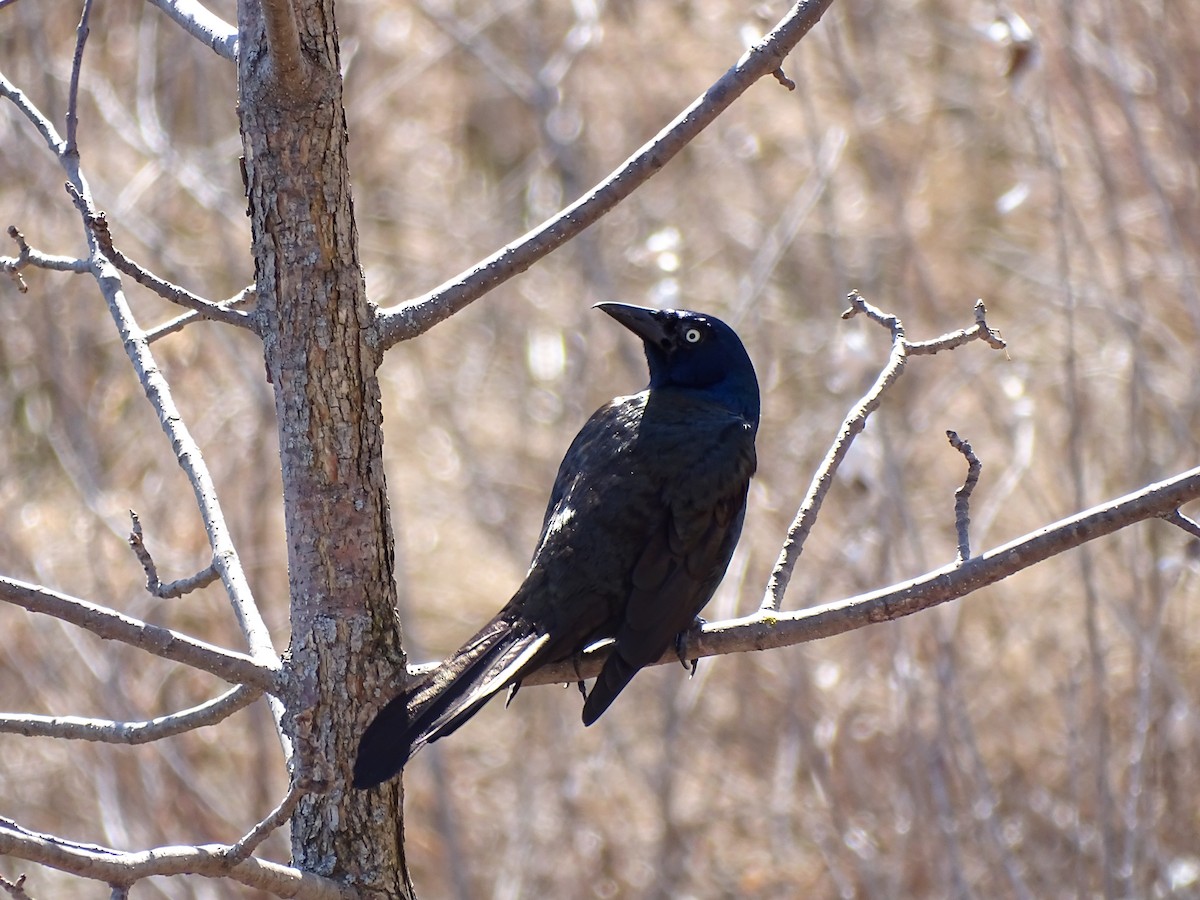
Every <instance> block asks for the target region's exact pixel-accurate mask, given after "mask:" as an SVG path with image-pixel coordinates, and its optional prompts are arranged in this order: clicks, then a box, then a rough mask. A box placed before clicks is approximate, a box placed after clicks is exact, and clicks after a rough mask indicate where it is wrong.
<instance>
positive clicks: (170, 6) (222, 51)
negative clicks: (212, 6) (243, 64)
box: [148, 0, 238, 62]
mask: <svg viewBox="0 0 1200 900" xmlns="http://www.w3.org/2000/svg"><path fill="white" fill-rule="evenodd" d="M148 2H149V3H153V4H154V5H155V6H157V7H158V8H159V9H161V10H162V11H163V12H165V13H166V14H167V15H168V16H170V17H171V18H172V19H174V20H175V24H177V25H179V26H181V27H182V28H183V30H184V31H186V32H187V33H188V34H190V35H191V36H192V37H194V38H196V39H197V40H198V41H200V42H202V43H204V44H207V45H208V46H209V47H211V48H212V49H213V51H214V52H215V53H216V54H217V55H218V56H223V57H224V58H225V59H228V60H233V61H235V62H236V61H237V53H238V33H237V28H235V27H234V26H233V25H230V24H229V23H228V22H226V21H225V20H224V19H222V18H221V17H220V16H217V15H215V14H213V13H211V12H209V10H208V9H207V8H205V7H204V6H202V5H201V4H200V3H198V2H196V0H148Z"/></svg>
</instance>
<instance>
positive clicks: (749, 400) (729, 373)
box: [596, 303, 759, 427]
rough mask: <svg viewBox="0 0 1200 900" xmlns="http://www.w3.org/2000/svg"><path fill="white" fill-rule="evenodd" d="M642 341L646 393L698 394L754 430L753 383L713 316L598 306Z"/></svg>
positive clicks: (739, 351) (735, 343) (737, 346)
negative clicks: (647, 380)
mask: <svg viewBox="0 0 1200 900" xmlns="http://www.w3.org/2000/svg"><path fill="white" fill-rule="evenodd" d="M596 307H597V309H600V310H603V311H604V312H606V313H608V314H609V315H610V316H612V317H613V318H614V319H616V320H617V321H618V322H620V323H621V324H622V325H624V326H625V327H626V328H628V329H629V330H630V331H632V332H633V333H634V334H636V335H637V336H638V337H640V338H641V339H642V343H643V344H644V346H645V348H646V361H647V362H648V363H649V365H650V389H651V390H654V389H656V388H665V387H677V388H684V389H694V390H699V391H703V392H705V393H706V394H708V395H710V396H711V397H712V398H713V400H715V401H717V402H719V403H721V404H722V405H723V406H726V407H727V408H728V409H729V410H730V411H732V412H735V413H737V414H738V415H741V416H744V417H745V418H746V419H747V420H749V421H750V422H751V423H752V424H753V425H754V426H755V427H757V426H758V416H759V397H758V379H757V378H756V377H755V375H754V364H753V363H751V362H750V356H749V354H748V353H746V348H745V347H743V346H742V341H741V338H739V337H738V336H737V333H736V332H735V331H734V330H733V329H732V328H730V327H729V326H728V325H726V324H725V323H724V322H722V321H721V320H720V319H718V318H715V317H714V316H708V315H705V314H703V313H698V312H690V311H689V310H686V309H648V308H646V307H643V306H631V305H629V304H626V303H597V304H596Z"/></svg>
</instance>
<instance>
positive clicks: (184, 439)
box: [0, 74, 291, 759]
mask: <svg viewBox="0 0 1200 900" xmlns="http://www.w3.org/2000/svg"><path fill="white" fill-rule="evenodd" d="M0 96H3V97H5V98H7V99H9V100H10V101H11V102H12V103H13V104H14V105H15V106H16V107H17V108H18V109H19V110H20V111H21V112H22V113H23V114H24V115H25V117H26V118H27V119H29V121H30V122H32V123H33V124H34V126H35V127H36V128H37V129H38V131H39V133H41V135H42V137H43V138H44V139H45V141H46V144H47V146H48V147H49V148H50V150H51V151H52V152H53V153H54V154H55V156H56V157H57V158H58V161H59V164H60V165H61V166H62V167H63V170H64V171H65V172H66V175H67V181H68V182H69V183H70V184H71V185H72V187H73V188H74V192H73V197H75V199H76V206H77V207H78V208H79V209H80V211H81V214H82V215H83V216H84V221H85V228H84V234H85V237H86V239H87V242H88V253H89V263H90V264H91V271H92V276H93V277H94V278H95V279H96V283H97V285H98V286H99V288H100V293H101V295H102V296H103V297H104V300H105V302H106V303H107V304H108V309H109V313H110V314H111V315H112V317H113V322H114V323H115V324H116V326H117V333H118V334H119V335H120V336H121V341H122V344H123V345H124V348H125V353H126V355H127V356H128V357H129V360H130V362H131V363H132V365H133V369H134V372H135V373H136V374H137V377H138V381H139V382H140V383H141V385H142V389H143V390H144V391H145V393H146V399H147V400H148V401H149V402H150V405H151V407H152V408H153V409H154V411H155V413H156V414H157V415H158V420H159V424H160V425H161V426H162V429H163V432H164V433H165V434H166V435H167V438H168V440H170V442H171V447H172V449H173V450H174V452H175V458H176V460H177V461H178V463H179V466H180V468H181V469H182V470H183V471H184V473H185V474H186V475H187V477H188V480H189V482H190V483H191V485H192V491H193V492H194V493H195V496H196V503H197V505H198V507H199V509H200V517H201V519H202V521H203V522H204V528H205V531H206V532H207V533H208V540H209V545H210V546H211V547H212V550H213V565H214V566H215V567H216V569H217V571H218V572H219V573H220V575H221V582H222V584H223V585H224V586H225V591H226V593H227V594H228V595H229V601H230V605H231V607H232V608H233V612H234V616H235V617H236V618H237V621H238V627H239V628H240V629H241V631H242V634H243V635H245V637H246V642H247V644H248V646H249V649H250V653H251V656H252V657H253V658H254V659H255V660H257V661H258V662H259V663H260V664H261V666H262V668H263V669H264V670H266V671H271V672H274V671H276V670H277V669H278V668H279V667H280V665H281V663H280V660H279V655H278V654H277V653H276V652H275V648H274V646H273V645H272V643H271V634H270V632H269V631H268V630H267V626H266V623H265V622H264V621H263V618H262V614H261V613H260V612H259V610H258V605H257V603H256V602H255V600H254V594H253V593H252V592H251V590H250V584H249V582H248V581H247V580H246V573H245V571H244V570H243V569H242V564H241V560H240V559H239V558H238V554H237V549H236V548H235V547H234V545H233V538H232V536H231V535H230V534H229V526H228V524H227V523H226V522H225V515H224V513H223V512H222V510H221V504H220V501H219V500H218V499H217V492H216V486H215V485H214V484H213V480H212V476H211V474H210V473H209V471H208V466H207V465H206V464H205V462H204V458H203V456H202V455H201V453H200V448H199V447H198V446H197V444H196V442H195V440H194V439H193V438H192V436H191V433H190V432H189V431H188V428H187V426H186V425H185V424H184V422H183V417H182V415H181V414H180V412H179V409H178V408H177V407H176V406H175V401H174V399H173V397H172V396H171V388H170V385H169V384H168V383H167V380H166V378H164V377H163V374H162V370H161V369H160V368H159V366H158V363H157V361H156V360H155V359H154V356H153V354H152V353H151V352H150V346H149V343H148V342H147V340H146V336H145V332H143V331H142V330H141V328H139V327H138V325H137V322H136V320H135V319H134V317H133V312H132V310H130V308H129V303H128V301H127V300H126V298H125V293H124V290H123V289H122V286H121V278H120V275H119V274H118V272H117V270H116V268H115V266H114V265H113V264H112V263H111V262H110V261H109V260H108V259H107V258H106V257H105V256H104V255H103V253H101V252H100V246H99V244H98V243H97V241H96V236H95V233H94V232H93V230H92V229H91V228H90V227H86V222H87V219H88V217H89V216H95V215H96V214H97V213H98V212H99V210H97V209H96V207H95V204H94V203H93V202H92V196H91V190H90V188H89V187H88V183H87V179H86V178H84V175H83V172H82V171H81V169H80V167H79V156H78V154H74V153H67V152H65V144H64V142H63V141H62V139H61V138H60V137H59V136H58V132H57V131H56V130H55V128H54V125H53V124H51V122H50V120H49V119H47V118H46V117H45V116H44V115H42V113H41V111H40V110H39V109H38V108H37V107H36V106H34V105H33V104H32V103H30V102H29V99H28V98H27V97H26V96H25V95H24V94H22V93H21V92H20V91H18V90H17V89H16V88H15V87H14V86H13V85H12V83H11V82H9V81H8V79H7V78H5V77H4V75H2V74H0ZM234 680H235V681H241V680H243V679H234ZM267 702H268V704H269V705H270V707H271V712H272V715H273V716H274V718H275V727H276V732H277V734H278V736H279V740H280V743H281V745H282V746H283V750H284V755H285V756H287V757H288V758H289V759H290V758H291V741H290V739H289V738H288V737H287V734H286V733H285V731H284V729H283V726H282V718H283V712H284V711H283V706H282V704H281V703H280V701H279V700H278V699H277V698H276V697H273V696H272V697H268V699H267Z"/></svg>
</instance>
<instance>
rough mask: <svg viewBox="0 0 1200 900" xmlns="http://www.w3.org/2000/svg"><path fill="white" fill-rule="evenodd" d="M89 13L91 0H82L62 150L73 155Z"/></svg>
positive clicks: (76, 146) (76, 31) (75, 146)
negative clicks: (64, 140)
mask: <svg viewBox="0 0 1200 900" xmlns="http://www.w3.org/2000/svg"><path fill="white" fill-rule="evenodd" d="M91 15H92V0H83V12H82V13H81V14H80V16H79V25H78V26H77V27H76V29H75V58H74V59H73V60H72V61H71V87H70V89H69V91H68V93H67V143H66V147H65V148H64V150H63V152H64V153H67V154H70V155H71V156H75V157H78V156H79V146H78V144H76V143H75V137H76V133H77V132H78V131H79V73H80V72H81V71H82V70H83V48H84V45H85V44H87V39H88V34H89V33H90V32H91V29H90V28H89V27H88V19H89V18H91Z"/></svg>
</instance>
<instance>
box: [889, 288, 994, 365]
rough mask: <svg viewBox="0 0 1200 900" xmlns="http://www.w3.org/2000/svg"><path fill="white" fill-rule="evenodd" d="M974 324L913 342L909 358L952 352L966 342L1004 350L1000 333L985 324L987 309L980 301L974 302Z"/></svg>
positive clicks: (909, 346) (909, 350)
mask: <svg viewBox="0 0 1200 900" xmlns="http://www.w3.org/2000/svg"><path fill="white" fill-rule="evenodd" d="M974 309H975V324H974V325H972V326H971V327H970V328H962V329H959V330H958V331H951V332H950V333H949V334H943V335H942V336H941V337H937V338H934V339H933V340H929V341H913V342H910V343H909V345H908V355H909V356H930V355H932V354H934V353H940V352H941V351H943V350H953V349H955V348H956V347H961V346H962V345H963V344H965V343H967V342H968V341H975V340H979V341H983V342H984V343H986V344H987V345H988V346H989V347H991V348H992V349H993V350H1004V349H1006V348H1007V347H1008V344H1006V343H1005V342H1004V338H1002V337H1000V332H999V331H996V330H995V329H994V328H991V327H990V326H989V325H988V323H987V307H985V306H984V305H983V301H982V300H976V301H975V307H974Z"/></svg>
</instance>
